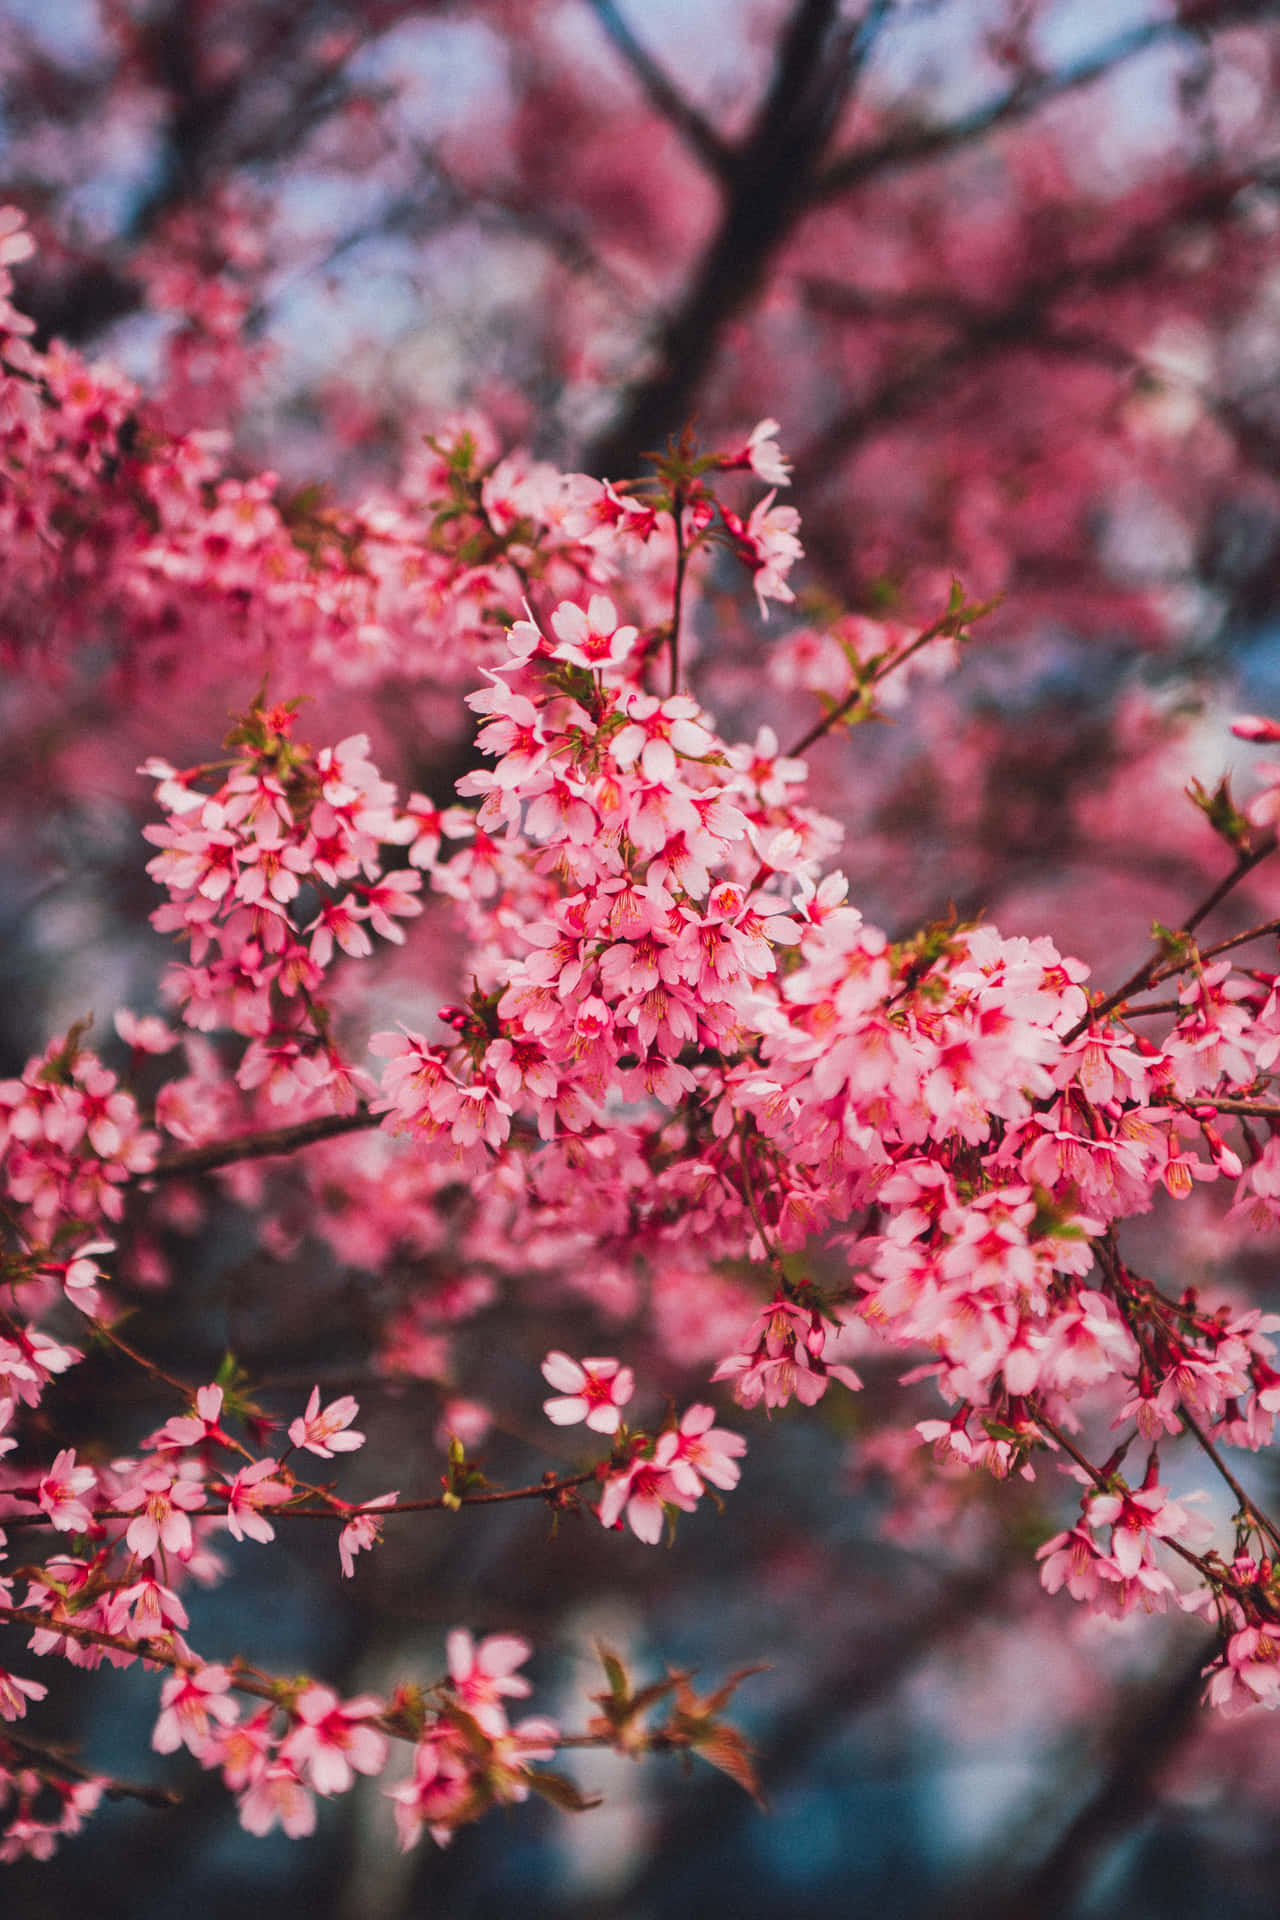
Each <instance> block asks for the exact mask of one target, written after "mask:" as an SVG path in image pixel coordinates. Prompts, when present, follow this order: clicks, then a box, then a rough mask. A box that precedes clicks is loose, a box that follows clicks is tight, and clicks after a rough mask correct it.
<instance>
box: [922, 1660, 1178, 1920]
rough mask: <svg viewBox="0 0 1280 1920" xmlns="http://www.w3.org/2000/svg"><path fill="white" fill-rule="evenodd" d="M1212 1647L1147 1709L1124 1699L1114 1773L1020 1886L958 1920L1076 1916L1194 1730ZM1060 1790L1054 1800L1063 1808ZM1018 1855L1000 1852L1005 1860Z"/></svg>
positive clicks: (1147, 1701)
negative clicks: (1097, 1873)
mask: <svg viewBox="0 0 1280 1920" xmlns="http://www.w3.org/2000/svg"><path fill="white" fill-rule="evenodd" d="M1211 1654H1212V1646H1211V1645H1206V1644H1205V1643H1203V1642H1197V1644H1196V1645H1195V1647H1194V1649H1193V1651H1192V1653H1191V1655H1190V1656H1189V1657H1188V1656H1187V1655H1186V1654H1183V1655H1181V1657H1180V1658H1179V1659H1178V1660H1177V1662H1176V1664H1173V1665H1171V1666H1170V1667H1169V1668H1167V1669H1166V1671H1165V1673H1164V1674H1163V1675H1162V1676H1160V1678H1159V1679H1158V1680H1157V1682H1156V1685H1155V1686H1154V1688H1152V1690H1151V1691H1150V1692H1149V1693H1147V1694H1146V1696H1145V1698H1144V1699H1143V1700H1142V1701H1141V1702H1140V1703H1138V1702H1135V1700H1134V1699H1133V1697H1132V1696H1131V1695H1128V1694H1126V1695H1125V1696H1123V1697H1122V1699H1121V1701H1120V1704H1119V1707H1118V1709H1117V1712H1116V1714H1115V1717H1114V1719H1113V1721H1112V1725H1111V1728H1110V1740H1109V1742H1108V1749H1107V1765H1106V1766H1105V1768H1104V1769H1102V1770H1101V1771H1100V1772H1099V1773H1098V1775H1097V1776H1096V1781H1095V1785H1094V1788H1093V1791H1092V1792H1091V1793H1090V1795H1089V1797H1088V1798H1087V1799H1086V1800H1085V1801H1084V1803H1083V1805H1082V1806H1081V1807H1080V1808H1079V1809H1078V1811H1077V1812H1076V1813H1075V1814H1074V1816H1073V1817H1072V1818H1071V1819H1070V1820H1069V1821H1068V1822H1067V1824H1066V1825H1065V1827H1063V1828H1062V1830H1061V1831H1060V1833H1059V1834H1058V1837H1057V1839H1056V1840H1055V1841H1054V1842H1053V1844H1052V1845H1051V1846H1050V1847H1049V1848H1048V1850H1047V1851H1046V1852H1044V1853H1042V1854H1041V1856H1040V1859H1039V1860H1038V1861H1037V1862H1036V1864H1035V1865H1034V1866H1033V1867H1031V1868H1030V1869H1029V1870H1028V1871H1027V1872H1026V1873H1025V1874H1024V1875H1023V1876H1021V1877H1020V1878H1018V1879H1017V1880H1016V1881H1014V1882H1012V1883H1011V1882H1010V1881H1009V1880H1008V1879H1007V1878H1006V1879H1005V1880H1004V1883H1003V1885H1001V1886H999V1887H998V1888H993V1887H992V1885H991V1884H990V1881H989V1880H984V1883H983V1884H982V1885H980V1886H977V1887H974V1888H973V1889H972V1890H971V1893H970V1896H969V1897H968V1898H966V1899H962V1900H961V1901H960V1902H958V1903H957V1905H956V1907H955V1908H954V1909H950V1910H949V1911H951V1912H952V1914H953V1920H977V1917H978V1916H979V1915H981V1920H1027V1916H1028V1915H1031V1914H1035V1915H1036V1916H1037V1920H1040V1917H1041V1916H1043V1920H1051V1917H1052V1916H1053V1915H1056V1914H1065V1913H1069V1912H1074V1911H1075V1908H1076V1903H1077V1901H1078V1899H1079V1896H1080V1894H1081V1892H1082V1890H1083V1889H1084V1887H1085V1885H1086V1883H1087V1881H1088V1880H1089V1878H1090V1876H1091V1875H1092V1874H1093V1873H1094V1871H1095V1870H1096V1868H1097V1866H1098V1865H1099V1862H1100V1861H1101V1860H1102V1859H1103V1858H1104V1857H1105V1855H1106V1852H1107V1850H1108V1849H1109V1848H1111V1847H1112V1846H1114V1845H1115V1844H1116V1842H1117V1841H1119V1840H1120V1839H1122V1838H1123V1837H1124V1835H1125V1834H1126V1833H1128V1832H1129V1831H1130V1830H1131V1829H1132V1828H1133V1827H1134V1826H1135V1825H1136V1824H1137V1823H1138V1821H1139V1820H1141V1819H1142V1818H1143V1816H1144V1815H1145V1814H1146V1813H1147V1812H1148V1811H1149V1809H1150V1807H1151V1805H1152V1802H1153V1801H1154V1800H1155V1799H1156V1796H1157V1793H1158V1789H1159V1777H1160V1772H1161V1769H1162V1768H1163V1767H1164V1766H1166V1765H1167V1763H1168V1761H1169V1759H1170V1757H1171V1756H1172V1755H1173V1753H1175V1752H1176V1750H1177V1748H1178V1747H1179V1746H1180V1745H1181V1744H1182V1742H1183V1741H1184V1740H1185V1739H1186V1738H1187V1736H1188V1735H1189V1733H1190V1732H1191V1731H1192V1730H1193V1728H1194V1726H1195V1709H1196V1703H1197V1701H1198V1699H1199V1697H1200V1692H1201V1689H1202V1687H1203V1684H1204V1682H1203V1668H1204V1666H1205V1663H1206V1661H1207V1660H1208V1659H1209V1658H1210V1656H1211ZM1060 1797H1061V1789H1060V1788H1059V1789H1058V1790H1057V1791H1056V1792H1055V1795H1054V1800H1055V1801H1060ZM1048 1811H1049V1809H1048V1808H1046V1807H1045V1806H1044V1805H1039V1806H1037V1807H1036V1808H1035V1809H1034V1810H1033V1812H1032V1815H1031V1818H1030V1820H1029V1821H1028V1823H1027V1826H1028V1838H1029V1840H1031V1841H1034V1840H1037V1839H1038V1838H1039V1836H1040V1834H1041V1833H1042V1832H1043V1830H1044V1826H1045V1816H1046V1813H1047V1812H1048ZM1012 1850H1013V1849H1012V1848H1011V1847H1010V1846H1009V1845H1008V1844H1007V1843H1006V1845H1005V1846H1004V1847H1002V1848H1001V1854H1002V1856H1003V1858H1004V1859H1005V1860H1007V1859H1008V1857H1009V1853H1010V1852H1011V1851H1012Z"/></svg>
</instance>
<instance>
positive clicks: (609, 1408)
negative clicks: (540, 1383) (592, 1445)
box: [542, 1352, 635, 1433]
mask: <svg viewBox="0 0 1280 1920" xmlns="http://www.w3.org/2000/svg"><path fill="white" fill-rule="evenodd" d="M542 1374H543V1378H544V1379H545V1380H546V1382H547V1384H548V1385H549V1386H552V1387H558V1388H559V1390H560V1391H559V1395H558V1396H557V1397H556V1398H554V1399H551V1400H544V1401H543V1403H542V1411H543V1412H544V1413H545V1414H546V1416H547V1418H548V1420H550V1421H552V1422H554V1424H555V1425H556V1426H557V1427H568V1426H573V1425H574V1424H575V1423H576V1422H577V1421H579V1420H585V1421H586V1423H587V1425H588V1426H589V1427H590V1428H591V1429H592V1431H593V1432H594V1433H616V1432H617V1431H618V1428H619V1427H620V1426H621V1424H622V1409H623V1407H625V1406H626V1404H627V1402H628V1401H629V1400H630V1398H631V1396H632V1394H633V1393H634V1392H635V1375H634V1374H633V1373H632V1371H631V1368H630V1367H624V1366H622V1365H621V1364H620V1363H619V1362H618V1361H617V1360H612V1359H596V1360H571V1359H570V1358H569V1356H568V1354H567V1353H558V1352H552V1353H549V1354H548V1355H547V1357H546V1359H545V1360H544V1361H543V1363H542Z"/></svg>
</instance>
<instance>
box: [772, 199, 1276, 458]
mask: <svg viewBox="0 0 1280 1920" xmlns="http://www.w3.org/2000/svg"><path fill="white" fill-rule="evenodd" d="M1247 184H1248V181H1247V180H1246V178H1245V176H1244V175H1243V174H1238V173H1232V174H1229V175H1225V176H1219V177H1217V178H1215V179H1213V180H1211V181H1210V182H1208V183H1207V184H1206V183H1205V182H1204V181H1202V180H1195V179H1191V180H1187V181H1185V182H1184V183H1183V184H1182V188H1181V190H1180V192H1178V193H1177V195H1176V196H1172V197H1171V199H1170V203H1169V204H1168V205H1166V206H1165V207H1164V209H1163V210H1162V212H1161V214H1160V217H1159V218H1158V219H1156V220H1151V221H1146V222H1143V223H1142V224H1141V225H1137V226H1132V227H1130V228H1128V229H1127V230H1126V231H1124V232H1122V233H1121V234H1120V235H1119V237H1118V238H1117V239H1116V240H1115V242H1114V243H1113V244H1112V245H1110V246H1109V247H1108V249H1107V250H1106V252H1104V253H1101V254H1099V255H1096V256H1094V257H1090V256H1088V255H1085V256H1084V257H1082V258H1079V259H1076V260H1073V261H1070V262H1068V263H1067V264H1066V265H1061V266H1055V267H1054V268H1053V269H1052V271H1050V272H1048V273H1042V274H1039V275H1036V276H1034V277H1032V278H1030V279H1028V280H1025V281H1024V282H1023V283H1022V284H1021V285H1020V286H1019V287H1018V288H1017V289H1016V290H1015V291H1014V294H1013V297H1012V298H1011V299H1009V300H1008V301H1007V302H1005V304H1003V305H1001V306H974V305H971V304H970V305H964V304H961V303H958V302H957V301H956V299H955V297H954V295H950V296H948V295H947V294H945V293H944V292H942V291H937V292H933V291H921V292H917V293H912V294H906V295H900V296H892V295H884V294H879V293H869V292H867V291H865V290H863V289H861V288H858V287H850V286H844V285H841V284H840V283H838V282H834V281H828V280H824V279H821V278H817V277H814V278H810V279H809V280H808V281H807V282H806V283H805V285H806V288H807V291H808V293H809V297H810V300H811V302H812V304H814V305H815V306H818V307H820V308H821V310H822V311H823V312H825V313H828V314H831V315H832V316H833V317H836V318H843V317H847V318H850V319H856V320H863V321H868V320H869V321H882V322H884V323H885V324H890V323H899V324H901V323H905V322H910V321H913V320H914V321H922V322H934V323H937V324H938V325H939V326H944V327H945V328H946V330H947V334H948V338H947V339H946V340H945V341H943V343H942V344H941V345H938V346H935V347H932V348H930V347H928V346H925V345H921V346H920V347H919V348H918V349H917V350H916V351H915V352H914V353H908V355H907V356H906V359H905V364H904V363H902V362H900V363H899V368H898V370H897V371H895V372H893V373H891V374H890V375H889V376H888V377H887V378H886V379H885V380H884V381H883V382H882V383H881V385H880V386H879V387H878V388H876V389H875V390H874V391H873V392H871V393H869V394H866V395H864V396H862V397H861V398H859V399H857V400H855V401H853V402H852V403H851V404H850V405H849V406H847V407H845V408H844V409H843V410H842V411H841V412H840V413H838V414H836V416H835V417H834V418H833V419H832V420H829V421H828V422H827V424H826V426H825V427H823V428H821V429H820V431H819V432H818V433H817V434H815V435H814V437H813V438H812V439H811V440H810V441H809V442H808V444H807V445H805V446H802V447H801V448H800V450H799V452H798V454H797V456H796V464H797V466H798V467H800V468H801V469H802V470H805V471H809V472H814V473H827V472H829V471H830V470H831V467H832V465H833V464H834V463H835V462H836V461H838V460H840V459H841V458H843V457H844V456H845V455H847V454H848V452H849V451H850V449H851V448H852V447H854V446H857V445H858V444H859V443H860V442H862V441H863V440H865V439H866V437H867V435H868V434H869V433H871V432H873V431H874V430H875V429H876V428H877V427H879V426H882V425H887V424H890V423H895V422H897V421H899V420H901V419H902V418H903V417H904V415H906V414H914V413H918V412H920V410H921V409H922V408H923V407H926V406H928V405H930V404H932V402H933V401H934V400H935V399H936V398H937V395H938V392H939V390H940V389H941V388H944V387H945V386H946V385H947V384H948V383H949V382H950V381H952V380H954V379H955V378H957V377H958V376H959V375H961V374H963V373H965V372H967V371H968V370H969V369H970V368H971V367H975V366H978V365H980V364H981V363H982V362H983V361H986V360H989V359H991V358H992V357H993V356H995V355H998V354H1001V353H1006V352H1010V351H1014V350H1017V349H1019V348H1025V349H1027V350H1030V351H1043V352H1050V353H1054V354H1068V355H1071V356H1073V357H1079V356H1084V357H1092V358H1100V359H1103V360H1104V361H1106V362H1107V364H1109V365H1112V366H1113V367H1118V368H1120V369H1121V370H1123V371H1126V372H1129V371H1134V372H1136V371H1138V370H1139V368H1140V363H1139V362H1137V361H1135V360H1134V358H1133V356H1132V355H1131V354H1129V353H1127V352H1126V351H1125V349H1123V348H1122V347H1121V346H1119V345H1118V344H1117V343H1115V342H1112V341H1109V340H1107V339H1106V337H1105V336H1104V335H1102V334H1100V333H1098V332H1097V331H1096V330H1094V329H1090V330H1088V331H1086V330H1084V329H1082V328H1081V327H1079V326H1078V325H1072V326H1070V327H1064V326H1054V325H1053V324H1052V323H1051V322H1049V321H1048V319H1047V313H1048V310H1049V309H1050V308H1051V307H1052V306H1053V305H1054V304H1055V302H1058V301H1061V300H1063V299H1066V298H1068V297H1076V298H1078V297H1079V296H1081V295H1084V294H1089V295H1094V294H1099V293H1102V292H1105V291H1107V290H1109V289H1112V288H1116V287H1121V286H1125V285H1129V284H1132V282H1133V281H1135V280H1138V279H1141V278H1143V277H1144V276H1145V275H1148V274H1150V273H1152V272H1153V271H1155V270H1157V269H1158V268H1159V266H1160V265H1161V263H1162V261H1163V260H1164V259H1165V258H1166V257H1167V255H1168V253H1169V249H1170V246H1171V244H1172V240H1173V237H1174V235H1175V234H1176V232H1177V230H1178V228H1179V227H1181V226H1184V225H1188V224H1194V223H1195V222H1197V221H1204V220H1220V219H1222V218H1223V217H1224V216H1225V215H1226V214H1227V213H1228V212H1229V210H1230V208H1231V207H1232V205H1233V203H1234V202H1235V201H1236V199H1237V197H1238V195H1239V194H1240V192H1241V190H1242V188H1243V187H1245V186H1246V185H1247Z"/></svg>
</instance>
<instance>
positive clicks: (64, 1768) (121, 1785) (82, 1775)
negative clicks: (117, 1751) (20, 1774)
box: [0, 1727, 182, 1808]
mask: <svg viewBox="0 0 1280 1920" xmlns="http://www.w3.org/2000/svg"><path fill="white" fill-rule="evenodd" d="M0 1746H5V1747H9V1748H10V1749H11V1750H12V1751H13V1752H14V1753H16V1754H17V1755H19V1757H20V1758H21V1759H23V1760H25V1761H26V1763H27V1765H28V1766H31V1767H36V1768H38V1769H40V1770H41V1771H43V1772H48V1773H60V1774H62V1775H63V1776H64V1778H66V1779H68V1780H89V1781H92V1782H93V1783H94V1784H95V1785H100V1786H101V1787H102V1791H103V1794H104V1796H105V1797H106V1799H108V1800H140V1801H141V1802H142V1804H143V1806H144V1807H162V1808H168V1807H177V1806H181V1804H182V1795H181V1794H180V1793H175V1792H174V1790H173V1788H172V1787H153V1786H149V1785H147V1784H146V1783H144V1782H139V1781H134V1780H113V1779H111V1778H109V1777H108V1778H104V1776H103V1775H102V1774H100V1773H91V1772H90V1771H89V1769H88V1768H87V1767H81V1766H78V1765H77V1764H76V1762H75V1761H74V1760H68V1759H67V1758H66V1756H65V1755H64V1754H61V1753H58V1752H56V1751H55V1750H54V1749H53V1748H51V1747H42V1746H39V1745H38V1744H37V1743H36V1742H35V1741H34V1740H27V1739H24V1738H23V1737H22V1735H21V1734H17V1733H14V1732H13V1730H12V1729H11V1728H9V1727H5V1728H0Z"/></svg>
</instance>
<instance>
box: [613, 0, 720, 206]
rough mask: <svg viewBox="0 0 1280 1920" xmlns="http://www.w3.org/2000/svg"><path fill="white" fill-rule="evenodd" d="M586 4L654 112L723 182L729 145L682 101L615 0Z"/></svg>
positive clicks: (680, 94) (678, 92)
mask: <svg viewBox="0 0 1280 1920" xmlns="http://www.w3.org/2000/svg"><path fill="white" fill-rule="evenodd" d="M587 4H588V6H589V7H590V8H591V11H592V12H593V13H594V14H595V16H596V19H597V20H598V21H599V22H600V25H601V27H602V28H603V29H604V31H605V33H607V34H608V36H609V38H610V40H611V41H612V42H613V45H614V46H615V47H616V48H617V50H618V52H619V53H620V54H621V55H622V57H623V59H624V60H625V61H626V63H627V65H628V67H629V68H630V69H631V72H632V74H633V75H634V76H635V78H636V79H637V80H638V81H639V83H640V85H641V87H642V88H643V90H644V93H645V97H646V98H647V100H648V102H649V104H650V106H651V107H652V108H653V110H654V112H655V113H657V114H659V115H660V116H661V118H662V119H664V120H665V121H667V122H668V124H669V125H670V126H673V127H674V128H675V130H676V132H677V133H678V134H680V135H681V136H682V138H683V139H684V141H685V142H686V144H687V145H688V146H689V147H691V148H692V149H693V151H694V153H696V154H697V156H698V158H699V160H701V161H702V163H703V165H704V166H705V167H706V168H707V170H708V171H709V172H710V173H713V174H714V175H715V177H716V178H717V180H720V181H721V182H723V183H725V184H727V183H728V181H729V178H730V175H731V173H732V169H733V150H732V148H731V147H729V146H728V145H727V143H726V142H725V141H723V140H722V139H721V138H720V136H719V134H718V133H717V132H716V130H715V128H714V127H713V126H712V125H711V123H710V121H709V120H707V119H705V118H704V117H703V115H702V114H700V113H699V112H698V109H697V108H696V107H695V106H694V104H693V102H692V101H691V100H686V98H685V96H684V95H683V94H682V93H681V92H680V90H679V88H678V87H677V86H676V85H675V83H674V82H673V81H672V79H671V77H670V76H669V74H668V73H667V72H666V70H665V68H663V67H661V66H660V65H659V64H658V62H657V61H656V60H655V59H654V57H653V55H652V54H651V53H650V52H649V50H648V48H647V47H645V46H644V45H643V44H642V43H641V42H640V41H639V40H637V38H636V36H635V34H634V33H633V32H632V30H631V28H630V26H629V25H628V24H627V22H626V20H625V19H624V18H623V16H622V14H621V13H620V12H619V10H618V7H617V5H616V0H587Z"/></svg>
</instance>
